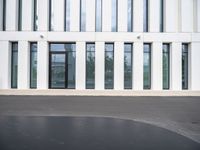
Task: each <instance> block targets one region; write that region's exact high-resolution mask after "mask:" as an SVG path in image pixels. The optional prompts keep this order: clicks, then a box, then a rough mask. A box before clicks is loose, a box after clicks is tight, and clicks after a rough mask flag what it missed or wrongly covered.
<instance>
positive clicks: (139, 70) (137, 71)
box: [133, 42, 143, 90]
mask: <svg viewBox="0 0 200 150" xmlns="http://www.w3.org/2000/svg"><path fill="white" fill-rule="evenodd" d="M133 90H143V43H142V42H135V43H134V50H133Z"/></svg>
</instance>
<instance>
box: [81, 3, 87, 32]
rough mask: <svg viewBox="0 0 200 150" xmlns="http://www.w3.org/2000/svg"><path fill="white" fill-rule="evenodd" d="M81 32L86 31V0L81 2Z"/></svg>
mask: <svg viewBox="0 0 200 150" xmlns="http://www.w3.org/2000/svg"><path fill="white" fill-rule="evenodd" d="M80 31H81V32H85V31H86V0H80Z"/></svg>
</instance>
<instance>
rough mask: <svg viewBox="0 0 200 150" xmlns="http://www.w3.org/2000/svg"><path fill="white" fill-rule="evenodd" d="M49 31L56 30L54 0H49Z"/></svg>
mask: <svg viewBox="0 0 200 150" xmlns="http://www.w3.org/2000/svg"><path fill="white" fill-rule="evenodd" d="M49 31H54V0H49Z"/></svg>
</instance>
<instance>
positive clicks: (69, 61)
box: [50, 43, 76, 89]
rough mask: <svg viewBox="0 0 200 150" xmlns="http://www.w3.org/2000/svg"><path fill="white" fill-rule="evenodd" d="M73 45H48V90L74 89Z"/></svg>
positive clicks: (74, 56)
mask: <svg viewBox="0 0 200 150" xmlns="http://www.w3.org/2000/svg"><path fill="white" fill-rule="evenodd" d="M75 64H76V50H75V44H68V43H52V44H50V88H70V89H74V88H75V77H76V76H75V75H76V74H75V69H76V67H75Z"/></svg>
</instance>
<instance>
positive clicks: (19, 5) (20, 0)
mask: <svg viewBox="0 0 200 150" xmlns="http://www.w3.org/2000/svg"><path fill="white" fill-rule="evenodd" d="M21 30H22V0H18V31H21Z"/></svg>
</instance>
